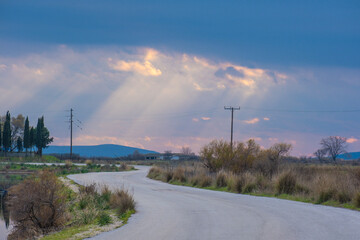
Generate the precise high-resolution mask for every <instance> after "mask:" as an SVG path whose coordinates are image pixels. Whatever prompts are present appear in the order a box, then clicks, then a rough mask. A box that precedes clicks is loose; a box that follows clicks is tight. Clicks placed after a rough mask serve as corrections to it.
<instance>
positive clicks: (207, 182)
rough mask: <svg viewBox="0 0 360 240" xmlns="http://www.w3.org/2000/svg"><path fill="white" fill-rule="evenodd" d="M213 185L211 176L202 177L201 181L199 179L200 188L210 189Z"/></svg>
mask: <svg viewBox="0 0 360 240" xmlns="http://www.w3.org/2000/svg"><path fill="white" fill-rule="evenodd" d="M211 183H212V179H211V177H210V176H208V175H205V174H204V175H201V177H200V179H199V183H198V185H199V187H210V186H211Z"/></svg>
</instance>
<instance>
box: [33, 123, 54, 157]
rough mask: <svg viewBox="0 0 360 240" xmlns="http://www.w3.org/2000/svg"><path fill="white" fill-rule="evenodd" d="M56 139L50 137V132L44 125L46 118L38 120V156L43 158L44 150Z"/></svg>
mask: <svg viewBox="0 0 360 240" xmlns="http://www.w3.org/2000/svg"><path fill="white" fill-rule="evenodd" d="M53 140H54V138H52V137H50V133H49V130H48V129H47V128H46V127H45V125H44V116H42V117H41V118H39V119H38V123H37V126H36V141H35V142H36V147H37V149H38V154H39V155H40V156H42V150H43V148H46V147H48V145H49V144H50V143H52V141H53Z"/></svg>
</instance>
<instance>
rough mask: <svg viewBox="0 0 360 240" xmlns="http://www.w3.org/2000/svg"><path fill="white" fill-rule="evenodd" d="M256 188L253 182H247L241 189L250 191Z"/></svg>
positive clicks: (245, 191)
mask: <svg viewBox="0 0 360 240" xmlns="http://www.w3.org/2000/svg"><path fill="white" fill-rule="evenodd" d="M255 189H256V184H255V183H248V184H246V185H245V187H244V189H243V191H242V192H243V193H251V192H253V191H254V190H255Z"/></svg>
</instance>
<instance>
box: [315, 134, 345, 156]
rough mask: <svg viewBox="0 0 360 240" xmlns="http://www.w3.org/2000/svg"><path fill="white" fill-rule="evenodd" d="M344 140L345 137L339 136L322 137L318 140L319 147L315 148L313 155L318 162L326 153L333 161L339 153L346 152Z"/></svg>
mask: <svg viewBox="0 0 360 240" xmlns="http://www.w3.org/2000/svg"><path fill="white" fill-rule="evenodd" d="M346 140H347V139H346V138H345V137H339V136H330V137H327V138H323V139H322V140H321V142H320V145H321V149H319V150H317V151H316V152H315V153H314V155H315V156H316V157H317V158H318V159H319V161H320V162H321V161H322V160H323V157H324V156H325V155H328V157H329V158H331V159H332V160H333V161H334V162H335V161H336V159H337V157H338V156H339V155H340V154H342V153H346V147H347V142H346Z"/></svg>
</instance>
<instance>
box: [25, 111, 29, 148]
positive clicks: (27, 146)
mask: <svg viewBox="0 0 360 240" xmlns="http://www.w3.org/2000/svg"><path fill="white" fill-rule="evenodd" d="M24 148H25V151H26V153H27V152H28V148H30V129H29V119H28V117H26V120H25V127H24Z"/></svg>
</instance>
